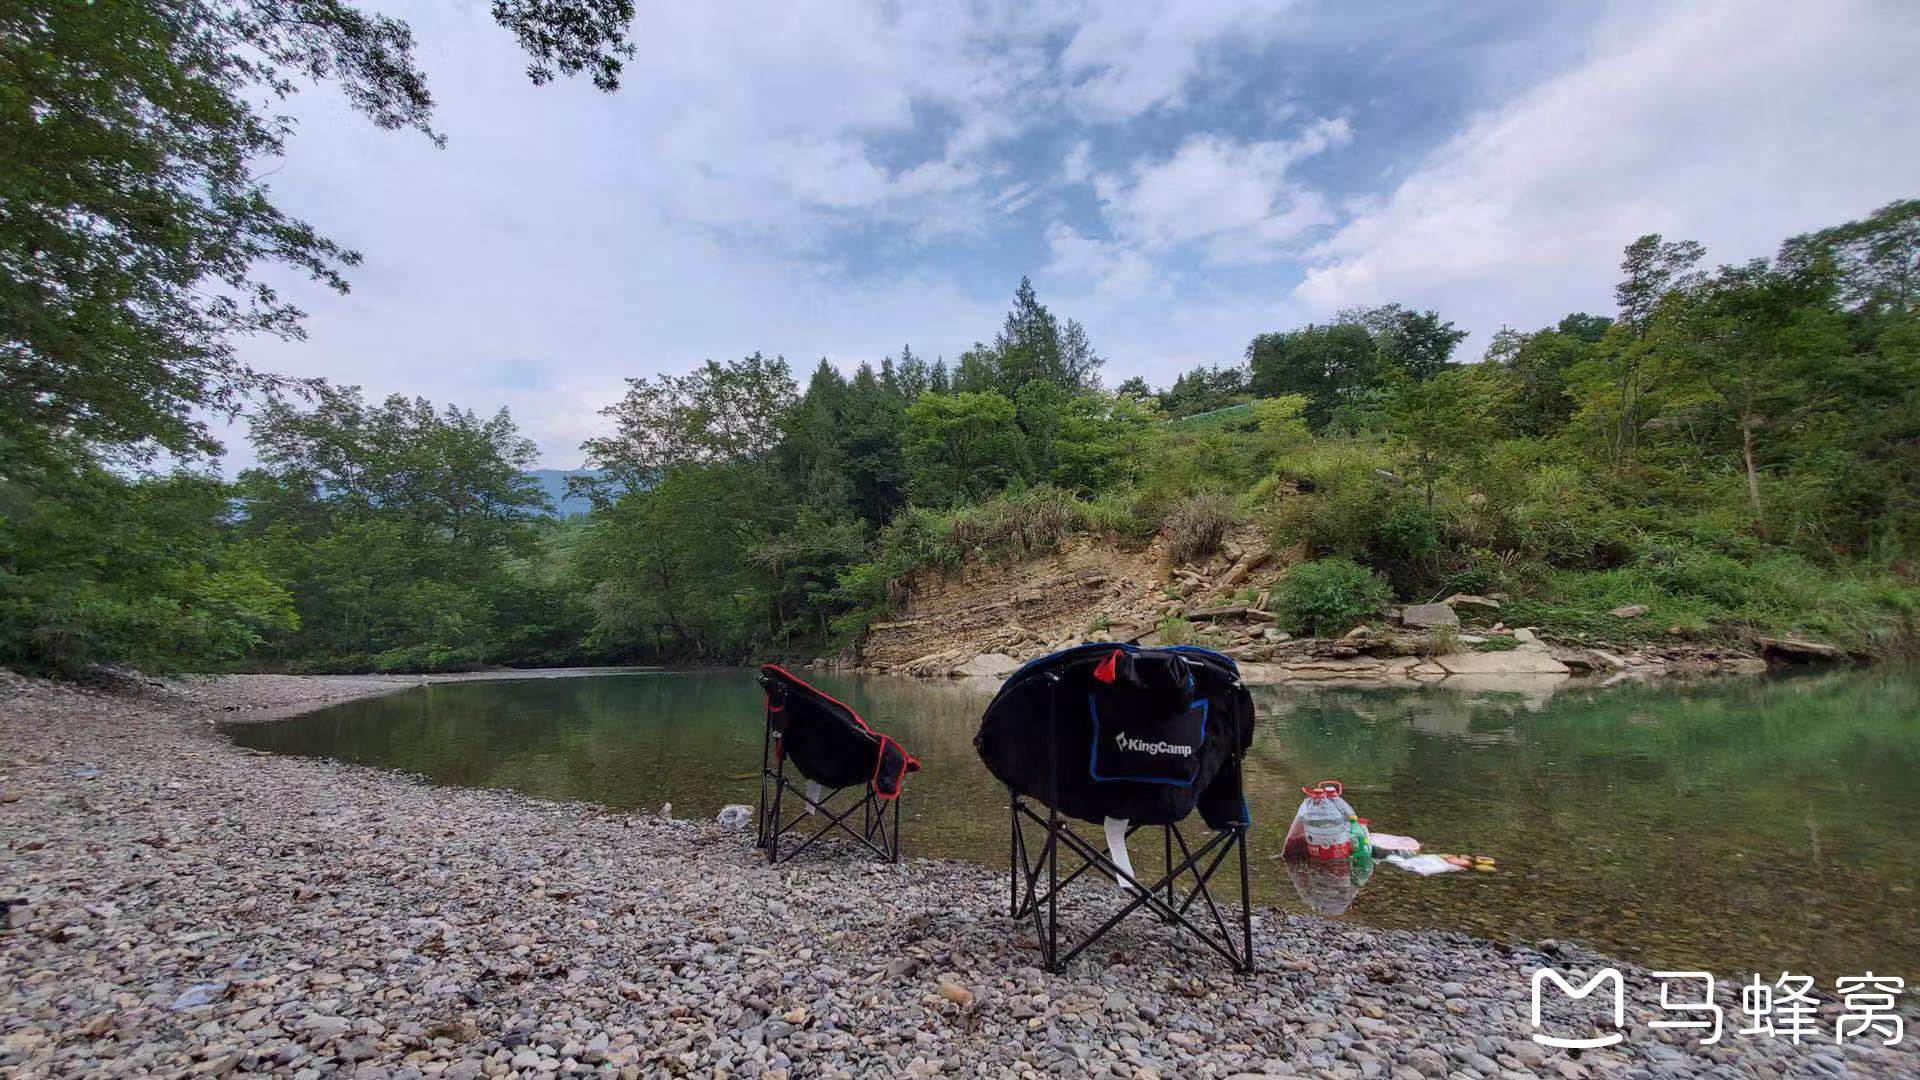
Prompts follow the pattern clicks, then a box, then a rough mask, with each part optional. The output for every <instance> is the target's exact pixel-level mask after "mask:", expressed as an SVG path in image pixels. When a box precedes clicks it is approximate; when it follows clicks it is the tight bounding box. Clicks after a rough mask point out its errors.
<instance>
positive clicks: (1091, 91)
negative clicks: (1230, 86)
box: [1060, 0, 1293, 119]
mask: <svg viewBox="0 0 1920 1080" xmlns="http://www.w3.org/2000/svg"><path fill="white" fill-rule="evenodd" d="M1292 6H1293V4H1292V3H1291V2H1290V0H1217V2H1215V3H1206V4H1202V3H1192V2H1185V0H1133V2H1123V0H1111V2H1103V3H1095V4H1092V5H1090V6H1089V8H1088V10H1087V13H1086V18H1085V21H1084V22H1082V23H1081V24H1080V25H1079V27H1078V28H1077V29H1076V30H1075V32H1074V35H1073V39H1072V40H1071V41H1069V42H1068V43H1067V47H1066V50H1065V52H1064V53H1062V55H1061V58H1060V62H1061V66H1062V67H1063V68H1065V70H1066V72H1067V74H1068V76H1069V77H1070V78H1073V79H1075V80H1077V81H1078V85H1076V86H1075V87H1074V91H1073V100H1074V102H1075V103H1076V104H1077V105H1079V106H1080V107H1081V108H1082V109H1083V110H1085V111H1086V112H1087V113H1088V114H1089V115H1092V116H1094V117H1096V118H1102V119H1126V118H1130V117H1134V116H1138V115H1140V114H1141V113H1144V112H1147V111H1149V110H1152V109H1154V108H1157V107H1161V106H1168V105H1178V104H1180V103H1181V100H1182V92H1183V91H1184V90H1185V88H1186V86H1187V84H1188V83H1189V81H1191V80H1192V79H1193V78H1194V77H1195V76H1196V75H1197V74H1199V73H1200V72H1201V70H1202V67H1203V63H1204V61H1205V59H1206V57H1207V52H1208V50H1209V49H1211V48H1214V47H1217V46H1219V45H1220V44H1222V43H1225V42H1231V43H1234V44H1237V45H1243V46H1244V45H1248V44H1254V43H1258V42H1260V41H1264V40H1267V39H1269V38H1271V37H1272V36H1273V35H1274V34H1275V33H1276V32H1277V31H1278V30H1279V29H1280V26H1281V20H1282V17H1283V16H1284V15H1285V13H1286V11H1287V9H1288V8H1290V7H1292Z"/></svg>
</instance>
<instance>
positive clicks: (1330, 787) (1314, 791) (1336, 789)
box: [1300, 780, 1347, 799]
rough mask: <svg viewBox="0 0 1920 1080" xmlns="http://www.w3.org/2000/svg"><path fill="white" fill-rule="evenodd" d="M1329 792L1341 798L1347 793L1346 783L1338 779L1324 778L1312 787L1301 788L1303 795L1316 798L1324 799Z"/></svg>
mask: <svg viewBox="0 0 1920 1080" xmlns="http://www.w3.org/2000/svg"><path fill="white" fill-rule="evenodd" d="M1329 792H1331V793H1332V794H1333V796H1334V797H1335V798H1339V797H1341V796H1343V795H1345V794H1346V793H1347V789H1346V785H1344V784H1342V783H1341V782H1340V781H1338V780H1322V781H1320V782H1319V783H1317V784H1315V785H1313V786H1312V787H1303V788H1301V789H1300V793H1301V794H1302V795H1306V796H1309V797H1311V798H1315V799H1324V798H1326V797H1327V795H1328V793H1329Z"/></svg>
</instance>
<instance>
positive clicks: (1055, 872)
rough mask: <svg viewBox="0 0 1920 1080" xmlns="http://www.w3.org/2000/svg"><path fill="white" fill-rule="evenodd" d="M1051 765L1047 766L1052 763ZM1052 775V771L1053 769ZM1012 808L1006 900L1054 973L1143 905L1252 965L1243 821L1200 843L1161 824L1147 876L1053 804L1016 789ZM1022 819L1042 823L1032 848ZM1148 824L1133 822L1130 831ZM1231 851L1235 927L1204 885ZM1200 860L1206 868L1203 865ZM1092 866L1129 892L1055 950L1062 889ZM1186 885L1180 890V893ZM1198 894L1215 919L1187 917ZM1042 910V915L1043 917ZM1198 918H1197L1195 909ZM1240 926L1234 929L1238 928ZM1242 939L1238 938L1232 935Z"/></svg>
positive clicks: (1054, 751) (1240, 963) (1054, 743)
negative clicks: (1158, 854)
mask: <svg viewBox="0 0 1920 1080" xmlns="http://www.w3.org/2000/svg"><path fill="white" fill-rule="evenodd" d="M1048 679H1049V681H1050V683H1051V684H1052V685H1051V686H1050V688H1049V691H1050V692H1049V707H1048V716H1047V725H1048V728H1049V732H1048V753H1049V755H1050V756H1051V758H1052V762H1053V763H1054V764H1055V766H1056V767H1057V764H1058V761H1059V746H1058V732H1057V729H1056V728H1055V720H1056V715H1055V712H1054V709H1053V702H1052V692H1053V691H1054V690H1057V688H1058V684H1059V681H1060V680H1059V676H1058V675H1049V676H1048ZM1050 771H1051V770H1050ZM1056 775H1057V773H1056ZM1007 795H1008V798H1009V801H1010V803H1011V810H1012V830H1011V832H1010V834H1009V851H1008V860H1007V861H1008V864H1009V865H1008V878H1009V880H1008V903H1007V914H1008V916H1009V917H1011V918H1014V919H1022V918H1031V919H1032V920H1033V930H1034V936H1035V937H1036V938H1038V939H1039V942H1040V953H1041V958H1042V960H1043V961H1044V966H1045V967H1046V969H1047V970H1048V971H1051V972H1055V973H1057V972H1059V971H1060V970H1061V969H1062V968H1064V967H1065V966H1066V965H1067V964H1068V963H1070V962H1072V960H1073V959H1074V957H1076V956H1079V955H1080V954H1081V953H1082V952H1084V951H1086V950H1087V948H1088V947H1089V946H1091V945H1092V944H1093V943H1094V942H1096V941H1098V940H1099V939H1100V938H1102V937H1104V936H1105V935H1106V933H1107V931H1109V930H1112V929H1113V928H1114V927H1116V926H1118V925H1119V924H1120V921H1121V920H1122V919H1124V918H1126V917H1127V916H1128V915H1131V914H1133V912H1135V911H1137V910H1139V909H1140V908H1143V907H1144V908H1146V909H1147V910H1149V911H1152V912H1154V913H1155V914H1157V915H1159V916H1160V918H1161V921H1163V922H1165V923H1167V924H1168V925H1170V926H1175V927H1178V928H1180V929H1182V930H1185V931H1187V932H1188V933H1190V934H1192V935H1193V936H1194V937H1196V938H1198V939H1199V940H1200V941H1201V942H1202V943H1204V944H1205V945H1207V947H1208V948H1211V949H1212V950H1213V951H1214V952H1216V953H1219V954H1220V956H1221V957H1223V958H1224V959H1225V960H1226V961H1227V962H1228V963H1229V964H1232V965H1233V967H1234V970H1236V971H1238V972H1241V973H1243V974H1245V973H1249V972H1251V971H1253V969H1254V968H1253V905H1252V903H1251V900H1252V893H1251V890H1250V889H1249V887H1248V880H1247V826H1246V825H1245V824H1240V825H1230V826H1228V827H1226V828H1223V829H1213V830H1211V833H1212V835H1210V836H1209V837H1208V838H1207V840H1206V842H1205V843H1203V844H1201V845H1200V846H1199V847H1198V848H1194V847H1190V846H1189V845H1188V843H1187V838H1186V836H1185V835H1184V834H1183V833H1181V831H1180V827H1179V825H1178V824H1171V825H1163V826H1160V829H1161V842H1162V845H1163V848H1162V852H1163V854H1164V856H1165V859H1166V861H1165V863H1164V864H1163V871H1164V872H1163V873H1162V875H1161V876H1160V877H1159V878H1157V879H1155V880H1153V881H1151V882H1148V881H1143V880H1142V879H1140V878H1139V877H1136V876H1134V875H1133V874H1131V873H1128V872H1127V871H1125V870H1122V869H1121V868H1120V867H1119V866H1118V865H1116V864H1115V863H1114V861H1113V859H1112V858H1111V857H1109V855H1108V854H1107V852H1106V851H1104V850H1102V849H1101V847H1100V846H1099V845H1098V844H1096V843H1093V842H1091V841H1089V840H1087V839H1086V838H1085V837H1083V836H1081V835H1080V834H1079V833H1077V832H1075V831H1074V829H1073V825H1072V822H1071V820H1070V819H1068V818H1065V817H1062V816H1061V814H1060V809H1059V807H1058V806H1057V805H1055V803H1056V802H1057V801H1058V800H1057V798H1056V799H1055V800H1054V801H1052V802H1049V801H1047V800H1044V799H1041V800H1036V801H1038V802H1039V803H1040V804H1041V805H1043V806H1045V807H1046V811H1047V812H1046V816H1044V817H1043V816H1041V814H1040V813H1039V812H1038V811H1036V810H1035V809H1034V808H1033V807H1031V806H1029V805H1027V802H1026V800H1024V799H1022V797H1021V796H1020V794H1019V793H1018V792H1016V791H1014V790H1013V789H1011V788H1009V789H1008V790H1007ZM1022 818H1025V819H1026V820H1027V821H1029V822H1032V823H1033V824H1034V825H1037V826H1039V827H1040V828H1041V829H1043V830H1045V831H1044V832H1043V833H1042V836H1043V838H1044V839H1042V841H1041V842H1040V844H1039V849H1038V850H1037V851H1035V850H1033V848H1032V847H1031V846H1030V845H1029V844H1028V842H1027V835H1026V829H1025V827H1024V826H1023V825H1022V823H1021V819H1022ZM1150 828H1153V826H1151V825H1130V826H1128V828H1127V836H1128V837H1131V836H1132V835H1133V834H1134V833H1136V832H1139V831H1140V830H1142V829H1150ZM1062 844H1065V845H1066V846H1067V847H1068V848H1071V849H1072V854H1074V855H1077V856H1079V858H1080V865H1079V866H1078V867H1073V868H1071V869H1070V870H1069V871H1068V873H1067V876H1066V877H1065V878H1062V877H1061V876H1060V847H1061V845H1062ZM1176 846H1178V847H1179V849H1180V861H1179V862H1178V863H1175V862H1174V857H1173V852H1174V848H1175V847H1176ZM1229 855H1237V856H1238V858H1239V869H1240V919H1239V925H1238V926H1237V927H1236V926H1232V925H1231V924H1230V923H1229V920H1228V917H1227V916H1226V915H1225V914H1223V913H1222V912H1221V910H1220V905H1219V904H1217V903H1215V902H1214V899H1213V893H1212V891H1211V890H1210V889H1209V888H1208V884H1209V883H1210V882H1211V881H1212V880H1213V877H1214V875H1215V874H1216V873H1218V872H1219V870H1220V868H1221V865H1222V864H1224V863H1225V862H1226V860H1227V857H1228V856H1229ZM1203 864H1204V867H1205V868H1204V869H1202V866H1203ZM1089 870H1098V871H1100V872H1101V873H1103V874H1108V875H1111V876H1112V877H1113V878H1115V879H1116V880H1119V881H1123V882H1125V883H1126V884H1127V885H1128V886H1129V887H1130V890H1131V892H1132V899H1130V900H1129V901H1128V902H1127V903H1126V904H1125V905H1124V906H1122V907H1121V908H1120V910H1119V911H1116V912H1114V913H1113V914H1112V915H1111V916H1109V917H1108V919H1107V921H1106V922H1104V923H1102V924H1101V925H1100V927H1099V928H1098V929H1096V930H1094V931H1093V932H1092V933H1090V934H1088V935H1087V936H1086V937H1084V938H1082V939H1081V940H1080V941H1079V942H1078V943H1077V944H1073V945H1072V947H1071V948H1069V949H1068V950H1067V952H1066V954H1065V955H1061V953H1060V892H1061V890H1062V889H1065V888H1066V887H1067V886H1068V885H1070V884H1072V883H1073V882H1074V881H1075V880H1076V879H1077V878H1079V877H1080V876H1081V875H1083V874H1085V873H1087V872H1088V871H1089ZM1042 873H1045V874H1046V877H1047V882H1046V889H1045V891H1044V892H1043V891H1041V888H1040V875H1041V874H1042ZM1182 875H1190V876H1191V877H1192V881H1193V884H1192V886H1191V887H1190V888H1189V887H1187V886H1186V885H1185V883H1184V882H1182V881H1181V877H1182ZM1183 890H1184V892H1183ZM1195 900H1204V901H1205V902H1206V909H1207V914H1208V915H1209V916H1210V917H1211V918H1210V921H1211V923H1212V926H1211V927H1210V928H1209V927H1207V926H1204V925H1200V924H1196V923H1195V921H1194V920H1193V919H1189V918H1188V917H1187V912H1188V910H1189V909H1191V908H1192V907H1193V904H1194V901H1195ZM1043 909H1044V916H1043ZM1195 917H1196V918H1197V917H1198V913H1197V912H1196V914H1195ZM1236 929H1237V930H1238V931H1239V933H1238V934H1237V935H1236V934H1235V933H1234V931H1235V930H1236ZM1236 937H1237V938H1238V939H1239V940H1238V941H1236V940H1235V938H1236Z"/></svg>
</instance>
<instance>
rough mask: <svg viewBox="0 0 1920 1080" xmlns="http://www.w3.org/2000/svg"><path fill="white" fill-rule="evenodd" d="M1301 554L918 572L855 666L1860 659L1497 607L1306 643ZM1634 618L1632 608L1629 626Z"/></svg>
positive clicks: (1140, 550)
mask: <svg viewBox="0 0 1920 1080" xmlns="http://www.w3.org/2000/svg"><path fill="white" fill-rule="evenodd" d="M1296 557H1297V553H1292V552H1281V553H1276V552H1273V551H1271V550H1269V549H1268V547H1267V545H1266V542H1265V540H1264V539H1263V538H1262V536H1261V535H1260V533H1259V532H1258V530H1255V529H1252V528H1245V527H1243V528H1240V529H1238V530H1235V531H1234V532H1232V533H1230V534H1229V535H1228V537H1227V539H1226V541H1225V543H1224V544H1223V546H1222V547H1221V550H1220V551H1219V552H1218V553H1216V554H1215V555H1213V556H1211V557H1210V558H1209V559H1207V560H1206V561H1204V562H1202V563H1200V564H1197V565H1176V564H1175V563H1174V562H1173V561H1172V560H1171V559H1170V558H1169V557H1168V555H1167V550H1166V544H1165V542H1164V540H1159V539H1156V540H1155V541H1154V542H1153V543H1152V544H1149V545H1144V546H1142V545H1127V544H1123V543H1119V542H1116V541H1115V540H1112V539H1108V538H1096V537H1088V536H1077V537H1072V538H1069V539H1068V540H1067V541H1066V542H1065V543H1063V544H1062V545H1061V547H1060V548H1059V549H1058V550H1056V551H1052V552H1049V553H1046V554H1043V555H1039V556H1036V557H1032V558H1026V559H1015V560H1006V559H995V558H989V557H975V558H970V559H968V560H967V561H966V563H965V564H964V565H962V566H961V567H960V568H959V569H958V570H956V571H954V572H951V573H940V572H936V571H929V572H926V573H924V574H922V575H920V577H919V578H917V579H916V580H915V581H914V582H913V583H912V585H911V588H910V590H909V592H908V596H907V599H906V602H905V603H904V605H903V607H902V610H901V611H900V613H899V614H898V615H897V616H896V617H895V618H892V619H889V620H886V621H883V622H879V623H875V624H874V625H873V626H872V627H871V628H870V629H869V630H868V632H867V634H866V636H865V637H864V638H863V639H862V640H861V643H860V647H859V650H858V660H857V666H858V667H859V668H861V669H863V670H868V671H874V672H880V673H886V674H902V675H918V676H923V677H944V676H955V677H968V676H972V677H988V678H998V677H1002V676H1005V675H1006V674H1008V673H1009V672H1011V671H1013V670H1014V669H1015V668H1016V667H1018V666H1019V665H1020V664H1021V663H1023V662H1024V661H1027V660H1030V659H1032V658H1033V657H1035V656H1040V655H1042V654H1044V653H1047V652H1051V651H1053V650H1055V649H1061V648H1065V647H1067V646H1070V645H1078V644H1081V643H1083V642H1088V641H1126V642H1137V643H1139V644H1143V645H1156V644H1161V643H1163V641H1164V640H1165V638H1166V637H1167V631H1168V625H1169V620H1173V621H1174V623H1175V624H1176V625H1177V626H1178V627H1179V629H1180V632H1181V633H1182V635H1184V636H1183V637H1182V638H1181V640H1184V641H1191V642H1192V643H1194V644H1198V645H1205V646H1208V647H1210V648H1214V649H1218V650H1219V651H1221V652H1224V653H1226V654H1227V655H1228V656H1231V657H1233V658H1234V659H1235V660H1236V661H1239V662H1240V664H1241V667H1242V672H1243V674H1244V675H1245V677H1246V679H1247V680H1248V681H1249V682H1256V683H1279V682H1340V683H1357V684H1381V685H1396V684H1397V685H1418V684H1423V683H1433V682H1439V681H1442V680H1445V679H1462V680H1472V681H1476V682H1497V681H1520V682H1537V681H1540V680H1553V679H1567V678H1571V677H1575V676H1581V675H1593V676H1599V677H1619V678H1651V677H1659V676H1665V675H1705V674H1740V675H1750V674H1757V673H1760V672H1764V671H1766V670H1767V669H1768V667H1769V666H1770V663H1769V657H1771V659H1772V661H1773V662H1779V663H1790V662H1808V661H1830V660H1844V659H1846V657H1845V656H1844V655H1843V654H1841V653H1840V652H1839V650H1837V649H1830V647H1823V646H1819V645H1817V644H1815V643H1809V642H1795V641H1791V640H1767V641H1763V642H1759V643H1756V644H1755V647H1753V648H1733V647H1724V646H1713V645H1698V644H1692V643H1687V642H1683V641H1675V642H1674V643H1673V644H1670V645H1661V646H1645V645H1641V646H1628V645H1615V644H1609V643H1605V642H1588V641H1549V640H1544V639H1542V638H1540V637H1539V636H1538V634H1537V633H1535V631H1534V630H1533V628H1531V627H1509V626H1508V625H1507V624H1506V622H1505V621H1503V620H1502V618H1501V606H1502V599H1501V598H1500V597H1497V596H1495V597H1480V596H1453V597H1447V598H1445V599H1444V600H1442V601H1441V602H1439V603H1435V604H1426V605H1397V606H1395V607H1393V608H1390V609H1388V610H1387V611H1384V612H1382V613H1380V616H1379V617H1378V618H1376V619H1374V620H1370V621H1369V623H1368V624H1366V625H1364V626H1361V627H1356V628H1354V632H1352V633H1349V634H1347V635H1346V636H1344V637H1342V638H1339V639H1325V638H1296V637H1294V636H1292V635H1290V634H1287V633H1285V632H1283V631H1282V630H1280V629H1278V628H1277V627H1276V626H1274V617H1273V616H1272V615H1270V614H1269V613H1268V612H1267V611H1266V610H1265V607H1266V600H1265V596H1266V592H1267V589H1268V588H1269V587H1270V586H1271V585H1272V584H1273V582H1274V580H1275V579H1277V578H1278V577H1279V576H1280V574H1281V573H1282V572H1284V570H1285V568H1286V566H1288V565H1289V564H1291V563H1292V562H1293V561H1295V559H1296ZM1635 617H1637V615H1636V614H1635V613H1633V612H1631V611H1630V610H1625V609H1623V613H1622V614H1621V616H1620V618H1621V619H1622V620H1623V621H1625V620H1629V619H1632V618H1635ZM1823 649H1825V650H1826V651H1824V652H1823V651H1822V650H1823Z"/></svg>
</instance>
